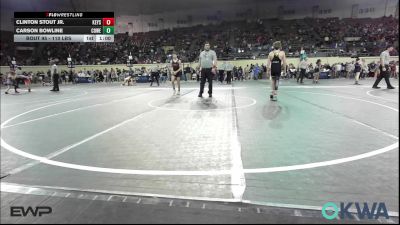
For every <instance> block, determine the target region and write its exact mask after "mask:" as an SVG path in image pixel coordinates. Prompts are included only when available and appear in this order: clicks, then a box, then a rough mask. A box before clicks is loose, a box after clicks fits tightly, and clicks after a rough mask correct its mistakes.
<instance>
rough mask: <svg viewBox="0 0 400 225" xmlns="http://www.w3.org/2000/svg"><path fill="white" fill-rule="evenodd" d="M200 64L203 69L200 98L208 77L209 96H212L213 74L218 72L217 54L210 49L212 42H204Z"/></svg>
mask: <svg viewBox="0 0 400 225" xmlns="http://www.w3.org/2000/svg"><path fill="white" fill-rule="evenodd" d="M199 66H200V71H201V81H200V92H199V98H202V97H203V92H204V85H205V83H206V79H207V81H208V97H210V98H211V97H212V81H213V76H214V74H216V68H217V54H216V53H215V51H214V50H210V43H209V42H206V43H205V44H204V51H202V52H201V53H200V57H199Z"/></svg>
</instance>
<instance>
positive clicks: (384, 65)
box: [372, 45, 394, 89]
mask: <svg viewBox="0 0 400 225" xmlns="http://www.w3.org/2000/svg"><path fill="white" fill-rule="evenodd" d="M391 51H393V46H391V45H388V46H387V47H386V50H385V51H383V52H382V53H381V57H380V58H381V65H380V66H379V70H380V74H379V77H377V78H376V81H375V83H374V85H373V86H372V88H375V89H379V88H380V87H378V84H379V82H381V80H382V79H383V78H385V81H386V85H387V89H394V87H393V86H392V85H391V84H390V81H389V76H390V75H389V62H390V52H391Z"/></svg>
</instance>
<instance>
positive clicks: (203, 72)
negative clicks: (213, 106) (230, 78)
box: [199, 68, 214, 95]
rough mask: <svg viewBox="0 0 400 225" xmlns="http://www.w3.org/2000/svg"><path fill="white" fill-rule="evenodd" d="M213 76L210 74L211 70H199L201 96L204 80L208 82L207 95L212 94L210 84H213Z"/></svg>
mask: <svg viewBox="0 0 400 225" xmlns="http://www.w3.org/2000/svg"><path fill="white" fill-rule="evenodd" d="M213 77H214V74H213V73H212V72H211V68H203V69H201V81H200V93H199V95H202V94H203V92H204V85H205V84H206V80H207V82H208V94H209V95H211V94H212V82H213Z"/></svg>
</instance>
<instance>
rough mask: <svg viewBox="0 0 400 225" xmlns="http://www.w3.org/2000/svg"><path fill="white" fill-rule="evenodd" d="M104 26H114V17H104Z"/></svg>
mask: <svg viewBox="0 0 400 225" xmlns="http://www.w3.org/2000/svg"><path fill="white" fill-rule="evenodd" d="M103 26H114V18H103Z"/></svg>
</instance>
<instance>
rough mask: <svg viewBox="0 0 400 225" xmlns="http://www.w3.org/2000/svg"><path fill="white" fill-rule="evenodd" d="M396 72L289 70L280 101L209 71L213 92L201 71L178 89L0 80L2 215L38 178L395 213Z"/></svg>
mask: <svg viewBox="0 0 400 225" xmlns="http://www.w3.org/2000/svg"><path fill="white" fill-rule="evenodd" d="M391 82H392V84H393V85H394V86H395V87H396V89H394V90H388V89H386V84H384V81H382V82H381V84H380V86H381V87H382V89H372V88H371V86H372V83H373V80H372V79H367V80H362V81H361V82H360V83H361V84H362V85H358V86H355V85H353V81H352V80H347V79H338V80H320V84H311V82H310V81H309V80H307V81H305V84H304V85H298V84H297V83H296V81H293V80H282V81H281V82H280V87H279V93H278V101H276V102H274V101H270V100H269V93H270V81H266V80H259V81H244V82H233V84H232V85H221V84H218V83H217V82H214V92H213V98H208V95H207V93H205V94H204V98H198V97H197V94H198V91H199V84H198V83H197V82H195V81H194V82H193V81H190V82H182V88H181V95H180V96H173V95H172V88H171V87H170V85H169V84H161V85H160V87H149V84H137V85H136V86H121V85H120V83H118V84H117V83H113V84H79V85H61V86H60V90H61V91H60V92H59V93H53V92H50V91H49V89H50V87H33V88H32V92H31V93H28V92H27V91H26V90H22V91H21V93H20V94H13V91H12V90H11V94H9V95H5V94H4V91H2V93H1V177H2V179H1V187H2V190H1V191H2V197H3V195H4V197H6V196H9V197H8V198H9V200H8V201H7V202H3V201H2V214H4V213H6V214H9V208H7V207H9V206H10V205H13V204H16V203H15V202H14V203H13V201H15V199H16V198H17V197H16V196H17V195H18V196H19V197H18V198H21V196H30V194H32V193H30V192H32V191H33V190H36V189H40V190H52V191H47V192H46V191H43V192H42V194H43V195H44V196H46V195H47V194H48V195H49V196H50V195H53V196H54V195H56V194H54V193H57V190H58V191H59V192H62V191H64V192H65V191H75V192H79V193H102V194H110V196H114V195H121V196H142V197H157V198H165V199H171V200H173V199H176V200H177V199H180V200H193V201H207V202H225V203H229V202H230V203H229V204H235V203H243V204H249V205H260V206H265V207H277V208H286V209H299V210H300V209H303V210H318V209H319V210H320V209H321V207H322V206H323V205H324V204H325V203H327V202H336V203H339V202H368V203H373V202H384V203H385V205H386V207H387V209H388V211H389V212H390V215H391V216H394V218H395V220H397V221H398V212H399V201H398V200H399V183H398V181H399V152H398V150H399V148H398V136H399V128H398V123H399V116H398V109H399V91H398V90H399V89H398V81H397V80H393V79H392V80H391ZM205 89H206V91H207V84H206V88H205ZM35 188H36V189H35ZM27 189H28V191H27ZM29 190H30V191H29ZM46 193H47V194H46ZM10 196H11V197H10ZM12 196H14V197H12ZM110 198H112V197H110ZM23 202H24V201H22V203H21V202H20V204H23ZM25 203H26V202H25ZM74 204H77V203H74ZM61 205H62V204H61ZM56 211H57V210H56V209H54V210H53V214H54V215H56ZM319 213H320V211H319ZM2 218H4V217H2ZM42 220H43V219H42ZM3 221H8V222H10V221H11V222H24V220H18V221H16V219H15V218H10V217H8V218H7V220H6V219H2V222H3ZM299 221H300V220H299ZM299 221H298V222H299ZM25 222H26V221H25ZM42 222H43V221H42ZM44 222H47V221H45V220H44ZM53 222H54V221H53ZM58 222H60V221H58ZM61 222H71V221H69V220H67V219H65V220H64V221H61ZM193 222H195V221H193ZM236 222H237V221H236ZM242 222H243V221H242ZM264 222H265V221H264ZM292 222H293V221H292ZM386 222H387V221H386ZM389 222H390V221H389Z"/></svg>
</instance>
